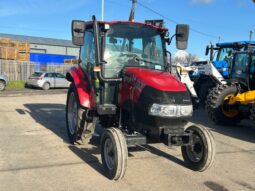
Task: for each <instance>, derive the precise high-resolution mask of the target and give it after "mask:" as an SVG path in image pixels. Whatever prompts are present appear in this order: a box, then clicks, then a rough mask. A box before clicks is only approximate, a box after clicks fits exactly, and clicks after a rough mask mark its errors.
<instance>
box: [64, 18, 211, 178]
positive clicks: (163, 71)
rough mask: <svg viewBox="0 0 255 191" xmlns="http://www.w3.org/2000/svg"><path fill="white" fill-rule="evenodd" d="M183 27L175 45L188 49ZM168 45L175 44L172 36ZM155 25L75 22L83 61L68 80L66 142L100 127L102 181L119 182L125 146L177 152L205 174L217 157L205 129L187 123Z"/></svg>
mask: <svg viewBox="0 0 255 191" xmlns="http://www.w3.org/2000/svg"><path fill="white" fill-rule="evenodd" d="M188 33H189V27H188V25H177V27H176V34H175V35H174V36H176V45H177V48H179V49H186V46H187V40H188ZM171 39H172V38H171ZM171 39H170V38H169V33H168V30H167V29H166V28H164V27H163V26H162V22H160V21H147V22H146V23H138V22H130V21H116V22H100V21H96V19H95V17H94V16H93V19H92V21H89V22H84V21H77V20H74V21H73V22H72V40H73V43H74V44H75V45H78V46H80V47H81V48H80V63H79V65H78V66H77V67H73V68H71V69H70V71H69V72H68V73H67V74H66V78H67V80H69V81H70V82H71V85H70V88H69V91H68V95H67V106H66V126H67V131H68V135H69V138H70V141H71V143H75V142H76V141H78V140H79V139H81V138H82V137H84V136H85V137H86V136H87V135H88V134H91V133H93V130H94V129H95V126H96V125H97V126H101V127H102V128H103V129H104V132H103V133H102V135H101V144H100V145H101V157H102V163H103V166H104V168H105V172H106V176H107V177H108V178H110V179H113V180H118V179H121V178H122V177H123V176H124V174H125V170H126V166H127V158H128V147H129V146H133V145H145V144H147V143H149V142H150V141H153V142H155V141H156V142H162V143H164V144H166V145H169V146H181V151H182V155H183V158H184V161H185V162H186V164H187V166H188V167H190V168H191V169H193V170H196V171H204V170H206V169H207V168H209V167H210V166H211V164H212V163H213V159H214V154H215V146H214V139H213V136H212V134H211V133H210V132H209V130H208V129H207V128H204V127H201V126H198V125H194V124H191V125H189V120H190V118H191V117H192V113H193V108H192V101H191V97H190V94H189V92H188V91H187V88H186V87H185V85H183V84H182V83H181V82H180V81H179V80H178V79H177V78H175V77H174V76H173V75H172V74H171V73H170V69H171V64H170V63H169V62H168V61H167V56H168V54H169V55H170V53H169V52H168V51H167V49H166V44H167V43H168V44H170V41H171Z"/></svg>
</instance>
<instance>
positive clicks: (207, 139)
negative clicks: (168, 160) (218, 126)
mask: <svg viewBox="0 0 255 191" xmlns="http://www.w3.org/2000/svg"><path fill="white" fill-rule="evenodd" d="M185 131H186V132H188V133H191V134H192V144H191V145H186V146H182V147H181V151H182V156H183V159H184V161H185V163H186V165H187V166H188V167H189V168H190V169H192V170H194V171H200V172H202V171H205V170H206V169H208V168H209V167H211V166H212V164H213V162H214V156H215V143H214V138H213V135H212V133H211V132H210V131H209V130H208V129H207V128H205V127H203V126H198V125H191V126H189V127H188V128H186V129H185Z"/></svg>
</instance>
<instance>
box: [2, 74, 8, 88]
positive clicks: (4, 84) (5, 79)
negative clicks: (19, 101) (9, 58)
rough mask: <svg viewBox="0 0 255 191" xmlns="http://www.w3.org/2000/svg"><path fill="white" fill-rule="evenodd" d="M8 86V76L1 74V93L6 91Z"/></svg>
mask: <svg viewBox="0 0 255 191" xmlns="http://www.w3.org/2000/svg"><path fill="white" fill-rule="evenodd" d="M7 84H8V77H7V75H6V74H0V91H4V89H5V87H6V86H7Z"/></svg>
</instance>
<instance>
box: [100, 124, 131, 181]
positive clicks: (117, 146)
mask: <svg viewBox="0 0 255 191" xmlns="http://www.w3.org/2000/svg"><path fill="white" fill-rule="evenodd" d="M101 157H102V162H103V166H104V169H105V172H106V176H107V177H108V178H109V179H111V180H119V179H121V178H123V176H124V174H125V171H126V167H127V158H128V151H127V144H126V139H125V137H124V135H123V133H122V132H121V130H119V129H117V128H108V129H106V130H105V131H104V133H103V135H102V138H101Z"/></svg>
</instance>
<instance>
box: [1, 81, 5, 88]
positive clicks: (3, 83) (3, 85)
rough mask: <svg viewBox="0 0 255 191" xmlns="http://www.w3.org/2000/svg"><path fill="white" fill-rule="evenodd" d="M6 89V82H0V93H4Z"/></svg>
mask: <svg viewBox="0 0 255 191" xmlns="http://www.w3.org/2000/svg"><path fill="white" fill-rule="evenodd" d="M4 89H5V82H4V81H3V80H0V91H4Z"/></svg>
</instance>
